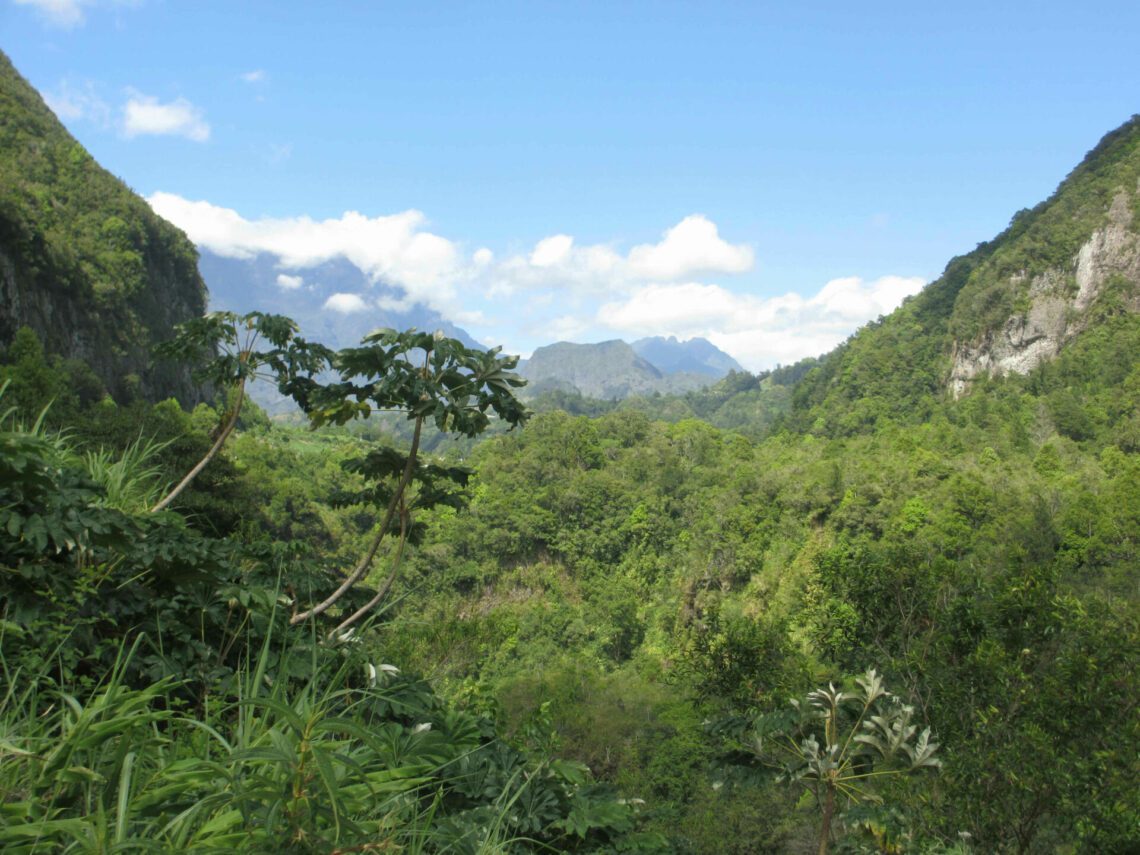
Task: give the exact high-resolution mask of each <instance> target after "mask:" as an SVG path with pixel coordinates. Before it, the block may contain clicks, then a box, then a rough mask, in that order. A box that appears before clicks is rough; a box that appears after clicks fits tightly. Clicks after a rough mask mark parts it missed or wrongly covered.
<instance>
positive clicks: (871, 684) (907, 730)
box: [748, 668, 942, 855]
mask: <svg viewBox="0 0 1140 855" xmlns="http://www.w3.org/2000/svg"><path fill="white" fill-rule="evenodd" d="M855 686H856V688H855V689H851V690H841V689H836V688H835V686H834V685H832V684H829V685H828V687H827V688H826V689H818V690H817V691H814V692H812V693H811V694H809V695H808V696H807V698H806V699H804V700H793V701H792V703H791V709H790V710H781V711H779V712H774V713H769V714H767V715H761V716H759V717H758V718H757V719H756V721H755V723H754V724H753V726H752V728H751V731H750V733H749V734H748V744H749V749H750V751H751V753H752V755H753V756H754V758H755V759H756V760H758V761H759V762H760V763H762V764H763V765H765V766H767V767H768V768H770V769H773V770H775V771H776V773H777V775H776V780H777V781H783V782H786V783H788V784H792V785H800V786H803V787H804V788H806V789H807V790H808V791H809V792H811V793H812V795H814V796H815V798H816V803H817V804H818V805H819V807H820V811H821V812H822V821H821V825H820V836H819V853H820V855H826V853H827V850H828V846H829V844H830V841H831V831H832V825H833V821H834V819H835V814H836V808H837V806H838V803H839V802H840V801H845V802H846V803H847V804H849V805H854V804H859V803H866V802H878V801H880V798H879V796H878V795H877V794H876V793H875V791H874V783H875V780H876V779H880V778H883V777H885V776H898V775H908V774H913V773H916V772H920V771H937V770H938V769H939V768H940V767H941V766H942V761H941V760H939V759H938V758H936V757H935V756H934V755H935V753H936V752H937V750H938V743H936V742H933V741H931V736H930V728H929V727H928V728H925V729H924V730H923V731H922V732H921V733H919V732H918V725H917V724H914V723H913V719H914V707H912V706H910V705H908V704H905V703H903V702H902V701H901V700H900V699H899V698H897V697H895V696H894V695H892V694H891V693H890V692H888V691H887V690H886V689H885V688H884V687H883V680H882V677H880V676H879V675H878V674H877V673H876V672H875V669H873V668H872V669H870V670H869V671H867V672H866V673H865V674H863V675H862V676H860V677H857V678H856V679H855Z"/></svg>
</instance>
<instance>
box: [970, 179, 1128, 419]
mask: <svg viewBox="0 0 1140 855" xmlns="http://www.w3.org/2000/svg"><path fill="white" fill-rule="evenodd" d="M1136 192H1137V193H1140V187H1137V190H1136ZM1130 201H1131V197H1130V193H1129V192H1128V191H1127V190H1124V189H1123V188H1122V189H1121V190H1120V191H1119V192H1118V193H1117V194H1116V195H1115V197H1114V198H1113V201H1112V205H1111V206H1110V207H1109V209H1108V212H1107V217H1106V224H1105V225H1104V226H1103V227H1102V228H1100V229H1097V230H1096V231H1095V232H1093V234H1092V235H1091V236H1090V237H1089V239H1088V240H1087V241H1086V242H1085V243H1084V244H1083V245H1082V246H1081V248H1080V250H1079V251H1078V252H1077V254H1076V256H1075V257H1074V258H1073V259H1072V263H1071V264H1070V265H1069V267H1068V268H1067V269H1052V270H1048V271H1045V272H1044V273H1040V274H1038V275H1036V276H1033V277H1032V278H1031V279H1029V281H1028V282H1026V279H1027V278H1028V277H1026V276H1024V274H1021V275H1018V276H1014V277H1012V278H1011V280H1010V283H1011V285H1012V286H1014V288H1015V289H1016V290H1017V291H1018V292H1020V293H1021V294H1022V297H1023V299H1022V302H1023V303H1024V302H1027V303H1028V306H1027V308H1025V309H1024V311H1022V312H1020V313H1018V314H1015V315H1013V316H1011V317H1010V318H1009V319H1008V320H1006V322H1005V324H1004V326H1003V327H1002V328H1001V329H1000V330H991V331H989V332H987V333H985V334H984V335H983V336H982V337H981V338H979V339H977V340H975V341H970V342H955V343H954V347H953V351H952V353H951V368H950V379H949V383H948V391H949V392H950V394H951V395H953V396H954V397H958V396H959V395H961V394H962V393H964V392H966V391H968V390H969V388H970V385H971V383H972V382H973V380H974V379H975V378H977V377H979V376H990V377H995V376H1007V375H1009V374H1028V373H1029V372H1030V371H1032V370H1033V369H1034V368H1036V367H1037V366H1038V365H1040V364H1042V363H1043V362H1047V361H1048V360H1050V359H1052V358H1053V357H1055V356H1056V355H1057V353H1058V352H1060V350H1061V348H1062V347H1063V346H1064V345H1065V343H1066V342H1067V341H1069V340H1071V339H1072V338H1074V337H1075V336H1077V335H1079V334H1080V333H1081V332H1083V331H1084V330H1085V328H1086V327H1087V325H1088V317H1089V309H1090V308H1091V307H1092V306H1093V304H1094V303H1095V302H1096V301H1097V299H1098V298H1099V297H1100V296H1101V295H1102V293H1103V291H1104V290H1105V286H1106V285H1107V284H1108V283H1109V282H1111V281H1115V280H1118V279H1119V280H1123V281H1124V282H1127V283H1130V284H1131V287H1130V288H1129V289H1128V293H1126V294H1125V299H1124V302H1125V305H1126V306H1127V307H1128V308H1129V309H1131V310H1132V311H1140V234H1138V233H1137V232H1136V231H1135V230H1134V229H1133V227H1132V219H1133V213H1132V210H1131V207H1130V204H1129V203H1130Z"/></svg>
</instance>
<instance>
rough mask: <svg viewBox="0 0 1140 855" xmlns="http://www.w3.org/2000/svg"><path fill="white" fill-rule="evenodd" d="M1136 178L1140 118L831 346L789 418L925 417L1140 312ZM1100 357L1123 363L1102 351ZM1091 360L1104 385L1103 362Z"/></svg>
mask: <svg viewBox="0 0 1140 855" xmlns="http://www.w3.org/2000/svg"><path fill="white" fill-rule="evenodd" d="M1138 180H1140V117H1135V118H1133V119H1131V120H1130V121H1129V122H1127V123H1125V124H1124V125H1122V126H1121V127H1120V128H1118V129H1116V130H1115V131H1112V132H1111V133H1109V134H1108V135H1106V136H1105V137H1104V139H1103V140H1101V142H1100V143H1099V144H1098V145H1097V146H1096V147H1095V148H1094V149H1093V150H1092V151H1090V152H1089V154H1088V155H1087V156H1086V157H1085V159H1084V161H1083V162H1082V163H1081V164H1080V165H1079V166H1077V168H1076V169H1074V170H1073V171H1072V173H1070V175H1069V176H1068V177H1067V178H1066V179H1065V180H1064V181H1063V182H1061V184H1060V186H1059V187H1058V188H1057V190H1056V192H1055V193H1054V194H1053V195H1052V196H1051V197H1050V198H1049V199H1047V200H1045V201H1044V202H1041V203H1040V204H1038V205H1037V206H1035V207H1034V208H1032V209H1026V210H1022V211H1020V212H1018V213H1017V214H1015V215H1014V217H1013V219H1012V221H1011V223H1010V226H1009V228H1007V229H1006V230H1005V231H1004V232H1002V233H1001V234H1000V235H998V236H997V237H995V238H994V239H993V240H991V241H988V242H986V243H982V244H980V245H979V246H978V247H977V248H976V249H975V250H974V251H972V252H970V253H967V254H966V255H962V256H959V257H957V258H955V259H953V260H952V261H951V262H950V263H949V264H948V265H947V266H946V270H945V272H944V273H943V274H942V276H941V277H939V278H938V279H937V280H935V281H934V282H932V283H931V284H930V285H928V286H927V287H926V288H925V289H924V290H923V291H922V292H921V293H920V294H918V295H916V296H915V297H913V298H911V299H910V300H908V301H907V302H906V304H904V306H903V307H902V308H901V309H899V310H898V311H896V312H895V313H893V314H892V315H891V316H890V317H888V318H884V319H882V320H880V321H879V322H877V323H874V324H871V325H869V326H868V327H866V328H864V329H862V330H860V331H859V332H858V333H857V334H856V335H854V336H852V338H851V339H849V340H848V342H847V343H846V344H844V345H843V346H841V347H839V348H837V349H836V350H835V351H834V352H832V353H831V354H829V355H828V356H827V358H826V359H825V360H823V362H822V364H821V365H820V366H819V368H818V369H817V370H816V371H814V372H812V373H811V374H809V375H808V376H807V377H806V378H804V380H803V382H801V383H800V384H799V386H798V387H797V389H796V394H795V396H794V400H793V411H792V414H791V415H790V417H789V419H788V420H787V421H786V422H785V424H786V425H787V426H788V427H789V428H790V429H794V430H801V431H802V430H812V431H813V432H816V433H821V432H822V433H826V434H828V435H842V434H850V433H853V432H857V431H866V430H868V429H870V428H871V427H873V426H874V425H875V424H876V422H877V420H878V419H880V418H883V417H886V418H891V419H897V420H900V421H902V422H904V423H917V422H921V421H922V420H923V419H925V418H927V417H929V415H930V414H931V412H932V411H933V407H934V404H935V401H936V400H938V399H939V398H941V397H943V396H945V395H946V394H947V393H950V394H961V393H964V392H968V391H969V389H970V388H971V387H972V386H974V385H975V384H976V383H980V382H983V381H984V379H985V378H987V377H989V376H1003V375H1008V374H1021V375H1025V374H1028V373H1031V372H1032V371H1033V370H1035V369H1037V368H1038V367H1041V366H1046V367H1045V373H1046V374H1048V373H1049V369H1048V368H1047V366H1048V364H1049V363H1050V362H1051V360H1052V358H1053V357H1054V356H1056V354H1058V353H1060V352H1062V351H1063V350H1064V349H1065V348H1066V347H1069V346H1071V345H1072V344H1073V342H1074V341H1076V340H1079V339H1080V337H1081V336H1082V335H1083V334H1084V332H1085V331H1086V330H1090V329H1092V330H1095V329H1099V328H1101V326H1102V323H1101V322H1102V321H1103V320H1104V319H1105V318H1106V316H1114V315H1117V314H1119V313H1122V312H1135V311H1137V310H1140V297H1138V294H1140V185H1138ZM1086 347H1088V345H1086ZM1095 358H1096V359H1098V361H1099V360H1101V359H1103V362H1104V364H1105V365H1110V364H1111V365H1117V366H1119V365H1120V364H1121V362H1120V360H1118V359H1116V358H1115V354H1113V353H1109V352H1104V353H1101V352H1100V350H1099V349H1097V355H1096V356H1095ZM1088 367H1089V370H1088V372H1087V380H1088V382H1090V383H1092V384H1093V385H1094V386H1095V385H1097V380H1096V378H1097V375H1098V371H1099V369H1100V365H1099V364H1091V365H1089V366H1088ZM1116 373H1117V372H1113V373H1112V374H1111V375H1110V376H1111V377H1115V376H1116ZM1112 382H1114V381H1112V380H1110V381H1109V385H1111V383H1112ZM1074 394H1078V395H1080V394H1084V393H1083V391H1080V390H1076V391H1074Z"/></svg>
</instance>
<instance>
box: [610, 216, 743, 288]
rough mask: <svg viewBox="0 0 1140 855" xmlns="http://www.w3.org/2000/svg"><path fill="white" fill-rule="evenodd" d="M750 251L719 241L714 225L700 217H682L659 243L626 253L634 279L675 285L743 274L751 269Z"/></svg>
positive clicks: (639, 247)
mask: <svg viewBox="0 0 1140 855" xmlns="http://www.w3.org/2000/svg"><path fill="white" fill-rule="evenodd" d="M752 263H753V257H752V248H751V247H748V246H732V245H731V244H729V243H726V242H725V241H724V240H722V239H721V237H720V234H719V233H718V231H717V227H716V224H715V223H713V222H712V221H710V220H709V219H707V218H706V217H704V216H702V215H700V214H693V215H692V216H688V217H685V219H683V220H681V222H679V223H678V224H677V225H675V226H673V228H671V229H669V230H668V231H667V232H665V235H664V237H663V239H662V240H661V242H660V243H657V244H643V245H641V246H635V247H634V248H633V249H632V250H630V252H629V267H630V272H631V273H632V274H633V275H634V276H636V277H643V278H645V279H653V280H656V281H659V282H660V281H664V282H676V281H679V280H682V279H688V278H689V277H692V276H699V275H702V274H709V273H745V272H747V271H749V270H751V269H752Z"/></svg>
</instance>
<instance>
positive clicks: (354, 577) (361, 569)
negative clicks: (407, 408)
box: [289, 416, 424, 626]
mask: <svg viewBox="0 0 1140 855" xmlns="http://www.w3.org/2000/svg"><path fill="white" fill-rule="evenodd" d="M423 426H424V417H423V416H417V417H416V427H415V431H414V432H413V434H412V450H411V451H410V452H409V453H408V462H407V464H406V465H405V466H404V474H403V476H401V478H400V483H399V484H398V485H396V491H395V492H394V493H393V494H392V501H390V502H389V503H388V510H387V512H386V513H385V514H384V521H383V522H382V523H380V531H378V532H377V533H376V537H374V538H373V539H372V543H371V544H370V545H369V547H368V552H367V553H365V555H364V557H363V558H361V559H360V563H359V564H357V565H356V568H355V569H354V570H353V571H352V573H350V574H349V576H348V578H347V579H345V580H344V581H343V582H342V583H341V585H340V587H339V588H337V589H336V590H335V591H333V592H332V593H331V594H329V596H328V597H327V598H326V599H325V600H324V601H323V602H320V603H318V604H317V605H315V606H313V607H312V608H311V609H309V610H308V611H305V612H301V613H300V614H297V615H293V617H292V618H291V619H290V621H289V624H290V626H296V625H297V624H299V623H302V622H303V621H306V620H308V619H309V618H311V617H316V616H317V615H320V614H323V613H324V612H326V611H328V610H329V609H330V608H332V607H333V606H334V605H336V603H337V601H338V600H339V599H340V598H341V597H343V596H344V595H345V592H347V591H348V589H349V588H351V587H352V586H353V585H355V584H356V583H357V582H359V581H360V580H361V579H362V578H364V575H365V574H366V573H367V572H368V568H369V567H371V566H372V559H373V558H374V557H375V556H376V550H377V549H379V547H380V541H382V540H383V539H384V535H386V534H387V533H388V529H389V528H391V526H392V517H394V516H395V515H396V508H397V507H399V504H400V501H401V500H402V499H403V496H404V491H405V490H406V489H407V488H408V484H409V483H411V480H412V473H413V472H414V471H415V468H416V452H418V451H419V447H420V433H421V431H422V429H423Z"/></svg>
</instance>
